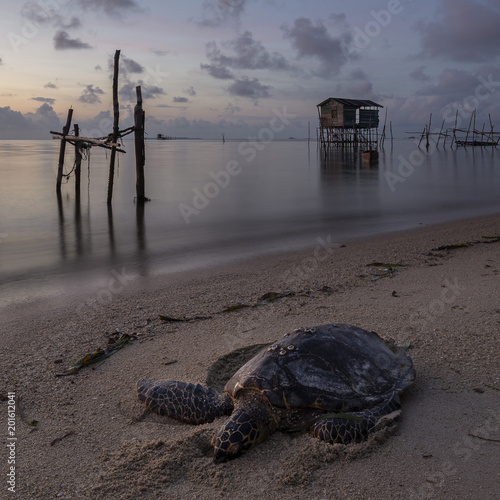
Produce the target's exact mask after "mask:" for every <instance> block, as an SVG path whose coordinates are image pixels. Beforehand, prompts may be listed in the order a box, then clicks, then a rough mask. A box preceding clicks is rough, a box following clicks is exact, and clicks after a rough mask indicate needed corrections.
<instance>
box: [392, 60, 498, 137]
mask: <svg viewBox="0 0 500 500" xmlns="http://www.w3.org/2000/svg"><path fill="white" fill-rule="evenodd" d="M388 107H390V110H391V111H390V114H391V117H392V120H393V122H395V123H398V122H399V123H408V122H411V123H412V124H414V125H418V126H419V127H420V126H422V127H423V125H424V124H425V123H427V122H428V121H429V114H430V113H432V116H433V118H432V120H433V123H434V124H435V126H436V127H440V126H441V123H442V121H443V119H444V120H445V127H452V126H453V125H454V122H455V118H456V114H457V111H458V116H457V118H458V126H467V125H468V123H469V120H470V117H471V113H472V111H473V110H474V109H477V123H478V124H479V123H482V122H485V123H486V124H487V126H489V118H488V114H489V113H490V114H491V116H496V115H498V113H499V112H500V65H484V66H481V67H480V68H478V69H477V71H475V72H470V71H465V70H459V69H453V68H445V69H443V71H442V73H441V75H440V76H439V78H438V79H437V80H436V83H433V84H427V85H424V86H423V87H422V88H421V89H420V90H418V91H417V92H416V93H415V95H413V96H411V97H408V98H406V99H401V100H400V101H398V102H397V103H396V102H395V103H392V104H391V103H389V104H388ZM433 126H434V125H433ZM478 128H481V127H480V126H478Z"/></svg>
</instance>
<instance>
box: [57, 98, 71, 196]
mask: <svg viewBox="0 0 500 500" xmlns="http://www.w3.org/2000/svg"><path fill="white" fill-rule="evenodd" d="M72 119H73V108H70V109H69V110H68V117H67V119H66V125H64V128H63V134H64V135H68V133H69V128H70V127H71V120H72ZM65 152H66V141H65V140H64V139H62V140H61V147H60V148H59V164H58V166H57V181H56V191H57V192H58V193H60V192H61V184H62V176H63V169H64V153H65Z"/></svg>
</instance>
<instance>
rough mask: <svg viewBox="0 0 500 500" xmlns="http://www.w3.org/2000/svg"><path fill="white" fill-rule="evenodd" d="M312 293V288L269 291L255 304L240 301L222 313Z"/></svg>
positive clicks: (308, 295)
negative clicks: (293, 290) (282, 291)
mask: <svg viewBox="0 0 500 500" xmlns="http://www.w3.org/2000/svg"><path fill="white" fill-rule="evenodd" d="M310 295H311V290H305V289H304V290H300V291H298V292H284V293H281V292H267V293H265V294H264V295H262V296H261V297H259V299H257V300H258V302H255V303H253V304H245V303H244V302H240V303H239V304H234V305H232V306H229V307H226V308H225V309H223V310H222V311H221V312H222V313H228V312H233V311H238V310H240V309H245V308H247V307H259V306H264V305H267V304H270V303H271V302H274V301H275V300H279V299H283V298H285V297H297V296H305V297H310Z"/></svg>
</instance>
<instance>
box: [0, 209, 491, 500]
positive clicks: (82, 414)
mask: <svg viewBox="0 0 500 500" xmlns="http://www.w3.org/2000/svg"><path fill="white" fill-rule="evenodd" d="M499 235H500V216H488V217H483V218H479V219H472V220H466V221H460V222H454V223H449V224H445V225H439V226H433V227H422V228H420V229H418V230H414V231H411V232H405V233H395V234H391V235H385V236H383V237H377V238H371V239H368V240H358V241H351V242H344V241H333V238H332V240H331V242H330V244H329V245H328V246H327V247H325V246H321V245H320V244H319V243H318V246H317V247H316V248H313V249H311V250H309V251H304V252H298V253H297V252H294V253H288V254H282V255H273V256H267V257H262V258H259V259H253V260H251V261H245V262H239V263H232V264H230V265H228V266H227V267H222V268H216V269H205V270H202V271H196V272H191V273H179V274H176V275H169V276H163V277H155V278H149V279H145V278H142V279H138V280H135V281H128V280H125V279H122V281H123V284H122V286H121V287H120V286H118V285H117V283H116V282H115V283H113V287H112V290H111V289H110V290H109V291H108V293H105V291H103V290H100V291H97V292H95V291H94V292H92V293H91V294H90V295H87V296H84V297H75V296H73V297H60V298H59V299H58V300H57V302H56V301H54V300H51V301H45V302H44V301H39V302H35V303H29V304H19V305H18V306H15V307H10V309H9V310H8V311H2V327H3V331H2V335H1V337H0V345H1V352H2V371H1V382H0V393H1V395H3V396H6V395H7V393H8V392H9V391H13V392H15V395H16V398H17V399H18V401H19V400H20V402H21V405H20V407H21V408H22V411H23V415H21V414H20V410H19V408H18V410H17V412H16V429H15V430H16V437H17V441H16V450H15V452H16V455H15V459H16V464H15V466H16V470H15V472H16V492H17V495H16V497H17V498H23V499H28V498H29V499H38V498H40V499H48V498H63V499H66V498H75V499H80V498H82V499H85V498H106V499H115V498H116V499H128V498H130V499H133V498H168V499H193V498H200V499H210V498H231V499H233V498H238V499H247V498H261V497H265V498H268V499H274V498H280V499H281V498H284V499H323V498H327V499H365V498H366V499H368V498H370V499H384V500H386V499H393V498H394V499H395V498H433V499H435V498H437V499H441V498H442V499H445V498H446V499H449V498H457V499H493V498H498V495H499V491H500V476H499V471H500V448H499V446H500V413H499V409H500V404H499V402H500V394H499V389H500V370H499V354H498V352H499V338H500V300H499V297H500V293H499V291H500V286H499V285H500V243H498V242H497V243H486V241H487V240H486V239H484V238H482V237H483V236H499ZM318 236H319V237H321V238H322V239H323V242H327V241H330V239H329V237H328V235H318ZM466 241H476V242H479V243H476V244H474V245H470V246H466V247H463V248H457V249H450V250H433V249H435V248H436V247H439V246H441V245H451V244H457V243H463V242H466ZM344 244H345V246H344ZM372 263H379V264H377V265H374V266H369V265H368V264H372ZM387 264H401V265H402V266H401V267H394V268H392V269H393V272H388V271H387V270H386V269H387ZM119 271H120V272H122V270H119ZM125 271H126V270H125ZM268 292H281V293H283V292H294V293H293V294H291V295H289V296H288V297H284V298H281V299H279V300H276V301H273V302H271V303H269V304H266V305H261V306H259V307H254V308H243V309H237V310H234V311H232V312H227V313H220V311H222V310H223V309H224V308H226V307H228V306H232V305H235V304H238V303H241V302H243V303H247V304H252V303H256V302H258V301H259V298H260V297H262V296H263V295H264V294H266V293H268ZM103 302H105V303H103ZM160 314H162V315H170V316H173V317H190V318H193V317H196V316H202V317H208V316H210V318H209V319H198V320H192V321H187V322H176V323H167V322H162V321H161V320H160V319H159V315H160ZM329 322H344V323H351V324H354V325H358V326H360V327H362V328H365V329H368V330H374V331H376V332H378V333H379V334H380V335H381V336H382V337H384V338H386V339H393V340H395V341H396V342H397V343H398V344H400V345H408V344H409V345H410V346H411V348H410V350H409V354H410V355H411V356H412V358H413V360H414V364H415V368H416V371H417V380H416V382H415V384H414V385H413V386H412V387H411V388H410V389H409V390H408V391H407V392H405V394H404V395H403V398H402V404H403V413H402V415H401V417H399V419H398V421H397V423H396V424H394V425H392V426H389V427H387V428H385V429H383V430H381V431H379V432H378V433H376V434H375V435H373V437H371V438H370V439H369V440H368V441H367V442H364V443H361V444H353V445H349V446H343V445H328V444H326V443H322V442H320V441H319V440H317V439H314V438H313V437H312V436H310V435H309V434H299V435H291V434H285V433H281V432H277V433H276V434H274V435H273V436H272V437H271V438H270V439H269V440H268V441H266V442H264V443H262V444H261V445H259V446H258V447H256V448H255V449H253V450H251V451H250V452H248V453H247V454H246V455H244V456H242V457H240V458H238V459H236V460H234V461H231V462H228V463H224V464H214V463H213V462H212V459H211V455H210V439H211V437H212V435H213V433H214V431H215V429H216V428H217V427H218V426H219V425H220V421H216V422H213V423H211V424H206V425H202V426H190V425H186V424H182V423H179V422H176V421H173V420H171V419H168V418H162V417H158V416H156V415H152V414H151V413H149V412H148V411H146V410H144V409H143V407H142V406H141V405H140V404H139V403H138V402H137V401H136V396H135V383H136V381H137V380H138V379H140V378H145V377H149V378H158V379H178V380H186V381H192V382H201V383H204V382H205V381H206V378H207V374H208V373H209V371H210V368H211V366H212V365H213V364H214V363H216V362H217V360H218V359H219V358H220V357H221V356H224V355H227V354H228V353H230V352H231V351H233V350H236V349H240V348H243V347H246V346H250V345H254V344H262V343H267V342H271V341H273V340H275V339H277V338H279V337H281V336H282V335H283V333H285V332H286V331H287V330H290V329H294V328H297V327H300V326H312V325H316V324H321V323H329ZM116 329H118V330H120V331H122V332H125V333H136V334H137V335H138V336H139V337H140V338H141V341H139V340H135V341H134V342H132V343H131V344H130V345H127V346H126V347H124V348H123V349H121V350H120V351H118V352H117V353H116V354H114V355H113V356H111V357H109V358H108V359H107V360H105V361H104V362H102V363H100V364H98V365H95V366H94V367H90V368H84V369H82V370H80V371H79V372H78V373H77V374H76V375H72V376H66V377H56V374H58V373H61V372H63V371H64V370H65V369H66V368H67V367H69V366H70V365H72V364H73V363H74V362H75V361H77V360H78V359H80V358H82V357H83V356H84V355H85V354H86V353H88V352H92V351H95V350H96V349H97V348H99V347H102V346H104V345H105V344H106V342H107V335H106V332H114V331H115V330H116ZM226 359H227V360H228V362H227V364H226V366H225V367H224V368H223V369H222V370H221V371H219V372H218V377H219V379H223V378H224V377H226V376H229V375H230V372H231V371H232V370H233V369H234V368H235V366H236V365H237V364H238V363H240V362H242V358H241V357H240V358H238V357H236V356H235V357H229V358H226ZM216 366H221V364H219V365H216ZM215 378H217V377H215ZM214 380H215V379H214ZM217 383H220V380H219V382H217ZM0 414H1V419H2V424H1V429H2V442H3V443H4V444H7V402H6V401H2V402H0ZM30 419H36V420H37V421H38V425H37V426H36V427H33V426H30V425H29V423H28V420H30ZM59 438H62V439H59ZM0 457H1V466H0V470H1V476H2V484H1V486H0V497H1V498H12V497H14V496H13V495H12V494H11V493H10V492H9V491H8V490H7V487H8V484H7V481H6V473H7V452H6V451H5V449H4V452H2V454H1V455H0Z"/></svg>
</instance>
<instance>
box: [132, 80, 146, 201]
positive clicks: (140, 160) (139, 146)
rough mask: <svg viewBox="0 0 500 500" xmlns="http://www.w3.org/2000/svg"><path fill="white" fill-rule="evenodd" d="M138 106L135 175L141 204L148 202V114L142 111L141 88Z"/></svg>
mask: <svg viewBox="0 0 500 500" xmlns="http://www.w3.org/2000/svg"><path fill="white" fill-rule="evenodd" d="M135 91H136V94H137V104H136V105H135V109H134V139H135V173H136V179H137V180H136V184H135V189H136V196H137V201H138V202H139V203H144V202H145V201H147V198H146V195H145V180H144V164H145V163H146V148H145V147H144V123H145V121H146V113H145V111H144V110H143V109H142V92H141V87H140V86H137V87H136V88H135Z"/></svg>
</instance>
